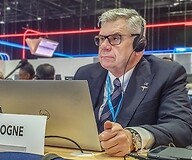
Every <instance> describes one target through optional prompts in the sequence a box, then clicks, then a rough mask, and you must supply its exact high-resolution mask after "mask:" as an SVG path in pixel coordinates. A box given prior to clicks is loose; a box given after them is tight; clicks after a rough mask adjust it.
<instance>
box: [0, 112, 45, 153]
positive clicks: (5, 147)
mask: <svg viewBox="0 0 192 160" xmlns="http://www.w3.org/2000/svg"><path fill="white" fill-rule="evenodd" d="M46 120H47V117H46V116H40V115H21V114H4V113H1V114H0V151H22V152H29V153H36V154H44V143H45V128H46Z"/></svg>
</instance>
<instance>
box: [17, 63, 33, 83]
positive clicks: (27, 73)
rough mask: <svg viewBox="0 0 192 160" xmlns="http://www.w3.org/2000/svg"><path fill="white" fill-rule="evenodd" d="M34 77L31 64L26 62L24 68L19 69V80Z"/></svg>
mask: <svg viewBox="0 0 192 160" xmlns="http://www.w3.org/2000/svg"><path fill="white" fill-rule="evenodd" d="M34 76H35V70H34V68H33V66H32V64H31V63H29V62H27V64H25V65H24V66H22V67H21V68H20V69H19V79H20V80H31V79H33V78H34Z"/></svg>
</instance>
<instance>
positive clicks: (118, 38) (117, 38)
mask: <svg viewBox="0 0 192 160" xmlns="http://www.w3.org/2000/svg"><path fill="white" fill-rule="evenodd" d="M122 36H129V37H132V36H134V34H133V35H132V34H131V35H120V34H113V35H108V36H102V35H98V36H95V38H94V39H95V45H96V46H100V45H101V44H102V43H103V42H104V41H105V40H106V39H107V40H108V42H109V43H110V44H111V45H112V46H115V45H119V44H120V43H121V42H122Z"/></svg>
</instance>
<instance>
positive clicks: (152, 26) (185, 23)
mask: <svg viewBox="0 0 192 160" xmlns="http://www.w3.org/2000/svg"><path fill="white" fill-rule="evenodd" d="M190 25H192V21H189V22H174V23H160V24H148V25H147V27H148V28H155V27H170V26H190Z"/></svg>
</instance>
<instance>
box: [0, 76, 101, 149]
mask: <svg viewBox="0 0 192 160" xmlns="http://www.w3.org/2000/svg"><path fill="white" fill-rule="evenodd" d="M0 106H1V109H2V112H3V113H14V114H30V115H39V114H43V115H47V126H46V136H53V138H46V139H45V142H46V145H51V146H60V147H69V148H77V146H76V145H74V143H72V142H70V141H67V140H65V139H63V138H62V137H66V138H70V139H72V140H74V141H75V142H76V143H77V144H79V145H80V147H81V148H83V149H85V150H94V151H101V146H100V142H99V139H98V131H97V125H96V121H95V117H94V112H93V107H92V103H91V98H90V93H89V88H88V84H87V81H84V80H70V81H69V80H67V81H64V80H61V81H49V80H41V81H38V80H27V81H22V80H18V81H4V80H2V81H0ZM58 137H61V138H58Z"/></svg>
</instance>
